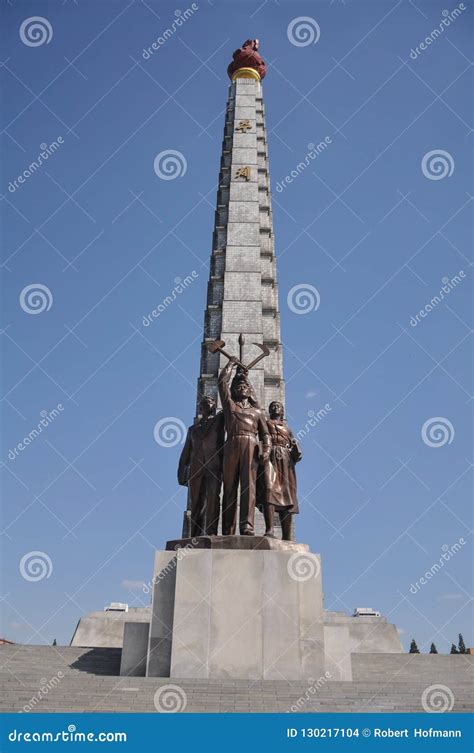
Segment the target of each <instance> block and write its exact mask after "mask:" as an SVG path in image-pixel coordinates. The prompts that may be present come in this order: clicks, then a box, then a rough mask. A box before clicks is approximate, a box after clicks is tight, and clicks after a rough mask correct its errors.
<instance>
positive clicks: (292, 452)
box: [261, 400, 303, 541]
mask: <svg viewBox="0 0 474 753" xmlns="http://www.w3.org/2000/svg"><path fill="white" fill-rule="evenodd" d="M268 412H269V415H270V418H269V419H267V426H268V433H269V434H270V439H271V449H270V460H269V463H267V465H266V467H265V472H264V478H265V493H264V495H263V499H262V500H261V501H262V503H263V514H264V518H265V529H266V530H265V536H270V537H273V536H274V531H273V517H274V513H275V512H278V514H279V516H280V523H281V531H282V539H284V540H285V541H291V519H292V515H295V514H296V513H298V512H299V510H298V497H297V494H296V473H295V464H296V463H298V462H299V461H300V460H301V458H302V457H303V456H302V453H301V450H300V447H299V445H298V442H297V441H296V439H295V437H294V436H293V432H292V431H291V429H289V428H288V426H287V425H286V423H285V420H284V408H283V405H282V404H281V403H280V402H278V401H276V400H275V401H274V402H272V403H270V405H269V407H268Z"/></svg>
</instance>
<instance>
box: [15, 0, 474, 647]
mask: <svg viewBox="0 0 474 753" xmlns="http://www.w3.org/2000/svg"><path fill="white" fill-rule="evenodd" d="M462 5H463V4H462V3H461V6H462ZM469 5H470V3H468V2H467V1H466V6H469ZM195 7H196V8H197V9H196V10H194V11H193V12H190V13H188V14H186V20H183V19H182V20H181V24H180V25H179V26H177V25H176V24H175V31H174V33H172V34H167V35H166V36H167V39H166V40H164V43H163V44H160V43H158V45H155V46H158V49H156V50H153V49H152V53H151V54H148V55H147V53H145V55H144V53H143V51H144V49H147V48H149V47H150V46H151V45H152V43H153V42H154V41H155V40H157V39H158V38H159V37H162V35H163V34H164V33H165V31H166V29H168V28H171V27H172V23H173V20H175V19H176V18H178V17H179V12H178V11H179V10H180V11H181V15H182V16H183V14H184V13H185V11H186V9H191V3H189V4H182V5H180V6H179V8H178V7H177V6H176V5H175V4H169V3H165V2H156V0H146V2H140V1H139V0H135V2H132V1H131V0H130V2H127V0H102V1H101V2H98V1H97V0H95V2H91V1H90V2H87V1H86V0H78V2H75V1H74V0H64V2H62V1H61V0H55V1H52V0H51V2H45V1H44V0H37V1H36V2H23V1H22V0H16V2H13V3H9V2H5V1H4V2H2V12H3V19H2V24H1V34H2V38H3V40H2V41H3V53H2V61H3V66H2V69H1V71H0V75H1V81H2V94H3V119H4V122H3V126H2V128H3V129H4V130H3V132H2V145H3V154H4V158H3V165H2V167H3V169H2V178H1V182H2V186H1V193H2V195H3V198H4V200H3V201H2V213H3V220H4V224H3V238H2V240H3V243H2V247H3V255H4V260H5V263H4V267H3V290H4V296H3V302H4V325H3V326H4V327H5V331H4V333H3V337H2V340H3V348H4V350H3V355H4V370H3V388H2V394H3V395H4V400H3V417H4V418H3V429H4V431H3V447H2V460H3V461H4V481H3V492H4V494H3V507H2V525H1V528H2V531H3V535H2V537H1V545H2V561H3V567H2V584H1V594H2V597H3V598H4V601H3V622H2V625H1V628H0V634H1V635H4V636H5V637H7V638H9V639H10V640H14V641H19V642H33V643H50V642H52V640H53V638H56V639H57V640H58V643H68V642H69V640H70V638H71V636H72V633H73V630H74V627H75V625H76V622H77V620H78V619H79V617H80V616H81V615H82V614H84V613H86V612H88V611H92V610H101V609H103V607H104V606H105V605H106V604H108V603H109V602H110V601H111V600H113V601H125V602H128V603H129V604H130V605H131V606H140V605H145V604H147V603H148V596H146V595H145V594H144V593H143V590H142V587H141V584H142V583H143V582H148V581H149V579H150V577H151V574H152V566H153V552H154V550H155V549H160V548H163V546H164V543H165V541H166V540H167V539H170V538H175V537H177V536H179V535H180V532H181V524H182V514H183V510H184V508H185V504H186V498H185V497H186V495H185V490H184V489H183V488H180V487H178V486H177V484H176V476H175V473H176V465H177V461H178V457H179V453H180V449H181V447H180V444H179V441H178V443H177V444H174V443H173V442H172V441H171V442H170V441H169V443H170V444H172V445H173V446H167V447H164V446H162V445H160V444H159V443H157V442H156V441H155V431H154V430H155V426H156V424H157V422H158V421H160V419H167V418H168V417H172V418H173V419H174V420H175V421H177V423H178V427H180V426H181V425H182V424H181V423H180V422H183V424H185V425H188V424H189V423H191V421H192V418H193V413H194V406H195V389H196V380H197V376H198V369H199V357H200V343H201V339H202V324H203V311H204V306H205V301H206V290H207V278H208V270H209V256H210V251H211V235H212V228H213V221H214V209H215V196H216V184H217V178H218V171H219V160H220V150H221V144H222V135H223V125H224V108H225V103H226V98H227V93H228V80H227V77H226V67H227V64H228V62H229V61H230V59H231V54H232V51H233V50H234V49H235V48H236V47H238V46H239V45H240V44H241V43H242V42H243V41H244V39H246V38H247V37H252V38H255V37H259V38H260V39H261V52H262V54H263V56H264V58H265V59H266V61H267V63H268V75H267V77H266V79H265V81H264V84H263V90H264V99H265V105H266V115H267V127H268V142H269V156H270V168H271V181H272V185H273V210H274V224H275V235H276V253H277V259H278V275H279V284H280V307H281V321H282V338H283V343H284V369H285V379H286V395H287V414H288V419H289V423H290V425H291V427H292V428H293V430H294V432H295V433H296V432H298V431H299V430H301V429H302V428H303V427H305V425H306V424H307V422H308V421H309V418H310V414H309V412H310V411H314V412H315V413H317V412H318V411H320V410H321V409H322V408H324V406H329V408H326V409H325V413H326V415H325V416H324V417H322V418H321V420H320V421H319V422H318V423H317V425H316V426H314V427H311V426H310V427H309V430H308V431H307V433H306V435H305V436H304V438H303V440H302V447H303V452H304V459H303V461H302V462H301V464H300V465H299V467H298V471H299V498H300V509H301V514H300V516H299V519H298V521H297V532H298V539H299V540H300V541H304V542H307V543H308V544H309V545H310V547H311V549H312V550H313V551H317V552H320V553H321V555H322V562H323V577H324V593H325V606H326V608H328V609H335V610H345V611H352V610H353V609H354V607H356V606H369V607H373V608H375V609H377V610H379V611H380V612H382V614H384V615H387V616H388V618H389V620H390V621H392V622H394V623H395V624H396V625H397V626H398V628H399V629H400V632H401V637H402V640H403V642H404V644H405V646H408V643H409V640H410V639H411V638H412V637H415V638H416V640H417V642H418V646H419V647H420V648H421V647H423V648H424V650H427V647H429V644H430V642H431V641H432V640H434V641H435V643H436V644H437V646H438V649H439V650H440V651H446V650H448V649H449V646H450V644H451V642H452V641H454V642H457V634H458V633H459V632H463V634H464V638H465V641H466V644H467V645H469V644H471V645H472V636H471V634H470V631H469V624H470V614H469V606H468V604H469V593H470V586H471V583H470V575H469V574H470V571H471V563H472V559H471V554H470V545H471V538H470V531H471V520H470V517H471V511H472V501H471V500H472V493H471V492H472V457H471V449H472V436H471V420H472V419H471V407H472V402H470V393H471V387H470V383H471V374H470V362H471V359H470V352H471V350H470V348H471V343H470V326H471V317H472V306H471V303H472V284H471V280H472V267H471V266H470V261H469V258H468V257H469V250H470V248H471V245H472V244H470V242H469V241H470V240H471V214H470V210H471V206H470V204H472V202H471V200H470V196H472V188H471V186H470V180H469V179H470V175H471V173H472V160H471V158H470V154H471V152H470V148H471V143H472V131H471V123H472V81H470V72H469V65H470V63H469V59H468V58H469V48H470V40H471V39H472V13H471V9H470V8H469V7H468V8H467V9H465V10H461V12H459V13H458V14H457V17H454V16H453V17H452V19H450V23H449V24H448V23H447V20H446V19H447V16H446V15H444V14H443V11H444V10H447V11H452V10H453V9H454V8H458V5H455V4H454V3H453V4H451V3H446V2H444V0H442V1H441V2H438V0H431V1H430V2H427V1H426V0H416V2H408V1H406V0H377V1H375V0H372V2H369V1H368V0H360V1H358V2H356V1H355V0H346V2H341V1H340V0H333V1H330V0H324V2H323V1H322V0H321V2H298V1H297V2H283V1H282V0H280V2H273V1H272V0H267V1H266V2H261V1H260V0H255V2H254V1H253V0H252V2H218V0H212V1H211V0H209V2H206V0H202V1H201V0H199V2H198V3H196V4H195ZM459 7H460V6H459ZM463 7H464V6H463ZM191 10H192V9H191ZM32 16H41V17H43V19H46V22H47V23H46V24H45V22H44V20H43V21H41V22H40V23H41V24H42V27H41V29H39V30H37V33H36V32H35V30H34V29H29V28H28V24H26V25H25V24H23V22H24V21H26V19H28V18H30V17H32ZM300 17H308V18H309V21H306V22H301V21H297V22H295V23H294V24H292V26H290V30H288V29H289V25H290V24H291V22H292V21H293V20H294V19H298V18H300ZM443 19H444V20H445V25H441V27H440V24H441V22H442V21H443ZM301 23H307V24H308V25H309V26H308V29H307V33H306V34H305V30H304V29H302V30H301V28H300V25H301ZM30 25H31V24H30ZM441 28H442V29H443V31H440V29H441ZM292 29H293V31H292ZM434 30H438V31H437V32H435V33H434V34H433V31H434ZM38 34H39V36H38ZM318 37H319V38H318ZM428 37H429V41H428V43H426V42H425V41H424V40H426V38H428ZM162 41H163V40H162ZM295 42H296V43H295ZM420 43H422V47H420ZM417 48H418V51H417ZM423 48H424V49H423ZM326 137H327V138H328V142H327V143H328V146H327V148H326V149H325V150H323V151H321V153H320V154H319V155H318V156H317V157H316V159H314V160H311V159H309V160H308V162H309V164H308V166H305V168H304V169H303V170H301V169H300V170H299V172H298V171H297V172H295V173H294V175H296V176H297V177H296V178H295V179H294V180H293V181H292V182H291V183H289V184H286V183H285V186H286V187H285V188H284V189H283V190H280V191H277V190H276V186H277V183H280V184H282V181H284V179H285V177H286V176H287V175H290V177H291V172H292V171H295V170H296V167H297V165H298V163H301V162H304V161H305V158H306V156H307V153H308V144H318V143H319V142H321V141H324V139H325V138H326ZM54 142H55V143H54ZM44 145H46V146H47V147H48V149H49V151H50V152H51V154H49V155H48V158H47V159H46V160H44V161H43V163H42V164H40V165H39V166H38V167H37V169H33V171H31V173H30V174H29V175H27V177H24V176H23V173H24V171H25V170H27V169H28V166H29V165H30V164H31V163H32V162H33V161H34V160H36V161H38V157H39V155H40V152H41V151H44ZM50 145H52V147H51V146H50ZM169 150H175V151H177V152H179V153H180V155H182V156H179V155H178V161H179V166H178V168H177V171H178V173H179V175H177V176H171V177H173V179H171V180H165V179H163V178H160V177H159V175H157V173H156V172H155V170H154V164H155V157H156V156H157V155H158V154H160V153H161V152H163V151H169ZM431 153H433V154H431ZM168 164H169V163H168ZM158 172H159V171H158ZM18 176H23V177H22V181H18ZM167 177H170V176H169V175H168V176H167ZM15 181H16V183H15ZM193 272H194V273H195V274H194V277H195V279H194V280H193V282H192V283H191V284H190V285H188V287H187V288H186V290H185V291H184V292H182V293H181V294H179V295H177V300H176V301H174V302H173V304H172V305H170V306H168V307H166V310H165V311H163V313H161V315H160V316H159V317H158V318H156V319H154V320H153V322H152V324H150V325H149V326H147V327H145V326H144V325H143V318H144V317H146V316H147V315H148V314H150V312H151V311H152V310H153V309H155V308H156V307H157V306H158V305H159V304H160V303H161V302H162V301H163V299H164V298H166V296H167V295H170V294H171V293H172V291H173V288H174V287H175V286H176V282H175V280H176V278H181V279H184V278H185V277H186V276H187V275H192V273H193ZM461 272H462V275H461ZM455 276H457V278H456V280H454V282H448V283H446V279H448V280H449V281H452V280H453V279H454V278H455ZM443 280H444V281H445V282H444V283H443ZM30 285H33V286H35V287H36V288H37V286H38V285H40V286H44V287H41V288H40V290H39V291H38V296H36V297H35V295H34V294H33V295H32V294H31V293H32V289H29V286H30ZM296 285H304V286H306V287H307V286H313V287H314V288H316V289H317V291H318V294H319V301H320V305H319V307H318V308H317V309H316V310H312V311H309V312H307V313H306V314H301V313H295V311H294V310H293V309H294V308H295V306H294V305H291V306H290V305H288V302H287V299H288V295H289V293H290V291H291V290H292V289H293V287H294V286H296ZM443 285H445V287H446V288H447V292H446V293H445V294H444V299H443V300H442V299H441V297H440V290H441V289H442V287H443ZM25 289H26V290H25ZM435 296H437V298H438V300H437V301H435V303H434V305H433V306H432V307H431V306H428V307H427V308H426V309H425V307H426V306H427V304H429V302H430V301H431V300H432V299H433V298H434V297H435ZM292 301H293V299H292V298H290V302H292ZM313 308H314V307H313ZM430 309H432V310H430ZM421 310H423V314H422V315H420V313H419V312H420V311H421ZM417 314H418V318H416V317H417ZM59 405H60V406H61V407H59V408H58V406H59ZM53 409H56V413H55V414H51V411H53ZM43 411H46V412H47V417H46V418H45V414H42V412H43ZM49 414H51V416H50V415H49ZM42 417H43V427H42V432H41V434H39V435H38V436H36V437H34V439H33V441H31V443H30V444H28V445H27V446H25V445H22V447H23V449H19V448H18V444H19V443H20V442H22V440H23V438H24V437H25V436H27V435H28V434H29V433H30V432H31V431H32V430H33V429H35V428H37V426H38V423H39V422H40V421H41V419H42ZM313 423H315V422H314V421H313ZM423 427H424V430H423ZM423 437H424V438H423ZM180 438H181V437H178V440H179V439H180ZM162 444H163V442H162ZM15 448H17V449H16V450H15ZM461 539H462V541H463V542H466V543H464V544H463V543H461V544H459V541H460V540H461ZM456 544H457V546H456V548H455V550H452V547H453V545H456ZM32 552H40V553H43V554H41V555H39V556H40V558H41V559H42V562H43V565H44V568H45V571H47V574H49V577H42V578H39V576H41V575H42V574H44V572H43V571H42V570H41V567H40V569H39V570H36V571H35V570H34V563H33V564H31V558H32V557H33V559H34V555H31V553H32ZM448 552H449V554H448ZM443 554H446V557H445V560H443V567H442V568H441V569H439V567H436V568H435V569H434V570H433V566H434V565H436V564H438V565H439V562H440V558H441V557H442V555H443ZM45 555H46V557H45ZM29 565H31V567H29ZM436 570H439V571H438V572H436ZM427 571H432V572H430V573H429V576H428V579H427V580H426V582H425V584H420V583H419V582H420V578H422V577H423V576H424V574H425V573H426V572H427ZM22 572H23V574H22ZM35 573H36V574H35ZM25 574H26V576H27V577H24V576H25ZM431 575H433V577H430V576H431ZM417 582H418V584H419V585H418V586H417V585H416V583H417ZM412 584H413V585H412ZM411 586H412V588H411V591H410V587H411Z"/></svg>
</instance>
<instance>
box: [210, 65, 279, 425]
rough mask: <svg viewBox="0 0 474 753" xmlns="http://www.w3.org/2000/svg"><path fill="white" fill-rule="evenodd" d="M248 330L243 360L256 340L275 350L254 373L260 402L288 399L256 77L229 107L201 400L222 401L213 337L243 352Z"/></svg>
mask: <svg viewBox="0 0 474 753" xmlns="http://www.w3.org/2000/svg"><path fill="white" fill-rule="evenodd" d="M241 333H242V334H243V335H244V339H245V344H244V348H243V360H244V363H249V362H250V361H252V360H253V359H254V358H256V357H257V356H258V355H259V353H260V351H259V350H258V349H257V348H256V347H255V346H254V345H253V343H255V342H257V343H264V344H265V345H266V346H267V347H268V348H269V350H270V355H269V356H267V357H266V358H264V359H262V360H261V361H260V363H259V364H258V365H257V366H256V368H254V369H252V371H251V372H250V379H251V381H252V384H253V386H254V388H255V391H256V394H257V398H258V401H259V403H260V405H261V406H262V408H265V410H267V409H268V405H269V403H270V402H271V401H272V400H280V401H281V402H284V383H283V375H282V354H281V342H280V314H279V308H278V286H277V275H276V264H275V250H274V237H273V221H272V208H271V196H270V176H269V169H268V149H267V137H266V127H265V110H264V105H263V98H262V84H261V83H260V81H256V80H254V79H249V78H237V79H236V80H235V81H234V82H232V84H231V85H230V91H229V98H228V102H227V108H226V118H225V130H224V141H223V145H222V157H221V166H220V173H219V188H218V193H217V207H216V214H215V226H214V233H213V245H212V255H211V267H210V276H209V285H208V294H207V307H206V312H205V317H204V338H203V343H202V352H201V368H200V375H199V380H198V401H199V397H201V396H202V395H211V396H212V397H214V398H215V399H216V400H218V392H217V376H218V372H219V370H220V369H221V368H222V367H223V366H224V365H225V363H226V359H225V358H224V356H222V355H220V354H219V353H214V354H213V353H210V352H209V351H208V350H207V347H206V343H207V342H209V341H212V340H224V341H225V343H226V350H227V351H229V352H230V353H232V354H234V355H237V356H238V355H239V344H238V338H239V335H240V334H241Z"/></svg>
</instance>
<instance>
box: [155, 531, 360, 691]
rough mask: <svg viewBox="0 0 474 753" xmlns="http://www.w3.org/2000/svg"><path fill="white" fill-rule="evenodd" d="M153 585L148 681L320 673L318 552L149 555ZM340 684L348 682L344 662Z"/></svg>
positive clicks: (296, 677)
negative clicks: (151, 562) (343, 681)
mask: <svg viewBox="0 0 474 753" xmlns="http://www.w3.org/2000/svg"><path fill="white" fill-rule="evenodd" d="M204 538H205V537H204ZM208 538H209V539H212V540H214V539H217V540H219V539H227V540H228V539H232V538H234V537H208ZM235 538H236V539H239V543H241V542H245V541H250V542H252V541H258V538H259V537H248V538H247V537H241V536H238V537H235ZM261 538H262V539H263V541H265V543H266V544H268V543H270V542H272V543H274V542H276V540H274V539H264V537H261ZM281 543H282V542H279V544H280V545H281ZM284 543H287V542H284ZM295 546H298V545H295ZM300 546H301V545H300ZM303 546H304V545H303ZM153 583H154V587H153V604H152V618H151V625H150V639H149V647H148V661H147V675H148V676H149V677H173V678H174V677H180V678H183V677H188V678H207V679H208V678H229V679H248V680H258V679H275V680H286V681H289V680H301V679H303V678H309V677H313V678H319V677H321V676H323V675H324V672H325V654H324V625H323V606H322V586H321V564H320V558H319V555H315V554H311V553H310V552H308V551H307V550H306V551H299V550H296V551H294V550H292V549H289V550H285V549H283V548H281V549H280V550H272V549H267V550H261V549H254V550H245V549H243V550H242V549H240V550H239V549H227V548H226V549H219V548H215V549H214V548H211V549H199V548H186V549H183V548H181V549H178V551H170V550H168V551H166V552H156V556H155V571H154V578H153ZM341 674H342V675H343V676H341ZM340 679H351V676H350V661H349V666H348V665H347V663H346V665H345V670H341V673H340Z"/></svg>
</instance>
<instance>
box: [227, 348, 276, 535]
mask: <svg viewBox="0 0 474 753" xmlns="http://www.w3.org/2000/svg"><path fill="white" fill-rule="evenodd" d="M237 364H238V360H237V358H235V357H231V358H230V360H229V363H228V364H227V365H226V366H225V367H224V368H223V369H222V371H221V372H220V374H219V379H218V387H219V395H220V398H221V402H222V408H223V412H224V420H225V428H226V432H227V438H226V442H225V445H224V466H223V476H224V495H223V501H222V533H223V534H224V536H233V535H234V534H235V531H236V525H237V493H238V488H239V483H240V521H239V530H240V534H241V535H242V536H253V535H254V518H255V501H256V482H257V469H258V463H259V441H260V442H261V443H262V456H261V458H260V460H261V462H266V461H267V460H268V457H269V452H270V438H269V435H268V429H267V423H266V420H265V416H264V414H263V412H262V411H261V409H260V408H259V407H258V406H257V405H256V400H255V395H254V391H253V388H252V385H251V384H250V382H249V379H248V370H247V369H246V368H242V366H238V367H237V372H236V374H235V376H234V378H233V380H232V384H229V383H230V379H231V375H232V371H233V369H234V367H236V366H237Z"/></svg>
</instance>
